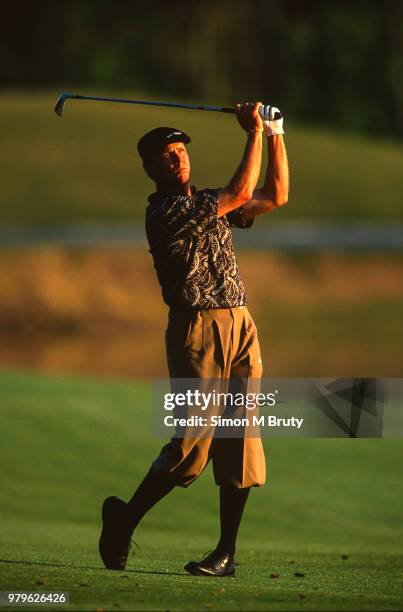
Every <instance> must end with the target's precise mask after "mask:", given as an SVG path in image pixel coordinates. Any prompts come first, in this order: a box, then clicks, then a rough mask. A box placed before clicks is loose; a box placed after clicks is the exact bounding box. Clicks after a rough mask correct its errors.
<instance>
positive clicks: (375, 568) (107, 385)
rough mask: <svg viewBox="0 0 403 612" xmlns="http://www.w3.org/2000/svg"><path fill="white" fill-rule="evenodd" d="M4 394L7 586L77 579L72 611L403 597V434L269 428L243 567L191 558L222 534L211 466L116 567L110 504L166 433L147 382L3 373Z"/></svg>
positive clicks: (2, 557) (2, 584) (0, 500)
mask: <svg viewBox="0 0 403 612" xmlns="http://www.w3.org/2000/svg"><path fill="white" fill-rule="evenodd" d="M0 402H1V445H0V457H1V473H2V480H1V485H2V486H1V489H0V492H1V493H0V508H1V510H0V512H1V529H0V550H1V553H0V590H3V591H4V590H13V589H14V590H44V591H60V590H64V591H69V592H70V602H71V603H70V605H69V607H68V609H70V610H96V609H99V608H102V609H104V610H189V609H192V610H401V607H402V601H403V588H402V573H403V564H402V493H401V491H402V470H401V467H402V452H403V444H402V442H401V441H398V440H378V439H375V440H374V439H372V440H363V439H362V440H341V439H340V440H337V439H333V440H325V439H322V440H309V439H305V440H287V439H277V440H270V439H266V440H265V446H266V450H267V459H268V471H269V476H268V486H266V487H263V488H259V489H255V490H252V492H251V496H250V502H249V503H248V505H247V509H246V515H245V520H244V522H243V524H242V527H241V532H240V536H239V544H238V552H237V561H238V563H239V566H238V567H237V576H236V578H235V579H233V578H228V579H223V580H217V579H206V578H197V577H192V576H189V575H187V574H186V573H185V572H184V571H183V569H182V568H183V565H184V564H185V563H186V562H187V561H189V560H190V559H192V558H196V559H197V558H200V556H201V555H202V554H203V553H204V552H205V551H207V550H211V549H212V548H213V547H214V544H215V542H216V540H217V537H218V518H217V517H218V495H217V493H218V491H217V488H216V487H215V485H214V484H213V478H212V474H211V470H210V467H208V468H207V470H206V471H205V473H204V474H203V475H202V477H201V478H200V479H199V481H198V482H196V483H195V484H193V485H192V486H191V487H190V488H189V489H187V490H185V489H179V488H178V489H175V490H174V491H173V492H172V493H171V494H170V495H169V496H168V497H167V498H166V499H164V500H163V501H162V502H161V503H160V504H159V505H158V506H157V507H156V508H154V509H153V510H152V511H151V512H150V514H149V515H147V516H146V518H145V519H144V521H143V522H142V524H141V525H140V527H139V528H138V529H137V530H136V532H135V540H136V542H137V544H138V545H139V546H140V549H138V548H136V547H134V553H133V554H132V556H131V557H130V560H129V564H128V567H127V570H126V571H125V572H108V571H106V570H104V569H103V568H102V563H101V561H100V559H99V557H98V554H97V541H98V536H99V529H100V507H101V504H102V501H103V499H104V498H105V497H106V496H108V495H111V494H116V495H118V496H122V497H123V498H125V499H127V498H128V497H129V496H130V494H131V492H132V490H133V488H134V487H135V486H136V485H137V483H138V482H139V480H140V478H141V477H142V476H143V475H144V473H145V471H146V470H147V469H148V467H149V464H150V462H151V461H152V459H153V458H154V457H155V455H156V453H157V452H158V450H159V449H160V447H161V445H162V443H163V440H159V439H157V438H155V437H153V436H152V434H151V420H150V417H151V413H150V402H151V392H150V385H149V384H148V383H146V382H143V383H135V382H130V381H126V382H125V381H121V382H120V381H119V382H117V381H107V380H104V381H101V380H96V379H87V378H80V377H76V378H68V377H53V378H52V377H49V376H44V375H41V376H39V375H33V374H29V373H18V372H3V373H2V374H1V375H0ZM343 555H344V556H346V557H347V558H342V556H343ZM296 572H299V573H302V574H304V575H303V576H302V577H296V576H295V573H296ZM272 573H274V574H279V577H278V578H272V577H271V574H272ZM38 582H42V583H43V584H39V585H38ZM31 609H32V608H31Z"/></svg>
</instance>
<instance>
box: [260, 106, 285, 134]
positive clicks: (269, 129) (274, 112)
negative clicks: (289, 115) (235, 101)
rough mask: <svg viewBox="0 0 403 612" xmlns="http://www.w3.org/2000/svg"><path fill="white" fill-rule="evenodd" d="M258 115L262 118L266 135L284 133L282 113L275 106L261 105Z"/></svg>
mask: <svg viewBox="0 0 403 612" xmlns="http://www.w3.org/2000/svg"><path fill="white" fill-rule="evenodd" d="M259 113H260V116H261V117H262V119H263V129H264V133H265V134H266V136H273V135H274V134H284V130H283V115H282V114H281V112H280V110H279V109H278V108H276V107H275V106H270V105H269V104H267V105H266V106H264V105H263V106H261V107H260V109H259Z"/></svg>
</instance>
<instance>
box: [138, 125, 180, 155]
mask: <svg viewBox="0 0 403 612" xmlns="http://www.w3.org/2000/svg"><path fill="white" fill-rule="evenodd" d="M190 140H191V139H190V137H189V136H188V135H187V134H185V132H182V131H181V130H177V129H176V128H172V127H158V128H155V130H151V132H147V134H144V136H142V137H141V138H140V140H139V141H138V143H137V151H138V152H139V154H140V155H141V157H142V158H143V159H144V157H148V156H150V155H152V154H153V153H159V152H160V151H162V150H163V149H164V148H165V147H166V145H168V144H170V143H171V142H183V143H185V144H187V143H188V142H190Z"/></svg>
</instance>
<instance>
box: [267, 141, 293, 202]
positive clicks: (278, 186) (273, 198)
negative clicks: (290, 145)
mask: <svg viewBox="0 0 403 612" xmlns="http://www.w3.org/2000/svg"><path fill="white" fill-rule="evenodd" d="M267 153H268V160H267V170H266V176H265V181H264V185H263V189H262V191H263V193H264V195H265V196H266V197H267V199H268V200H270V202H273V204H275V205H276V206H281V205H282V204H286V203H287V201H288V187H289V172H288V160H287V152H286V149H285V144H284V139H283V136H281V135H276V136H269V137H268V139H267Z"/></svg>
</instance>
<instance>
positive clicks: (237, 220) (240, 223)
mask: <svg viewBox="0 0 403 612" xmlns="http://www.w3.org/2000/svg"><path fill="white" fill-rule="evenodd" d="M242 212H243V206H240V207H239V208H236V209H235V210H231V212H229V213H227V214H226V217H227V219H228V221H229V223H230V225H233V226H234V227H238V228H240V229H249V228H250V227H252V225H253V222H254V219H248V220H247V221H244V219H243V217H242Z"/></svg>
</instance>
